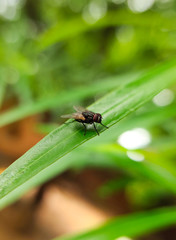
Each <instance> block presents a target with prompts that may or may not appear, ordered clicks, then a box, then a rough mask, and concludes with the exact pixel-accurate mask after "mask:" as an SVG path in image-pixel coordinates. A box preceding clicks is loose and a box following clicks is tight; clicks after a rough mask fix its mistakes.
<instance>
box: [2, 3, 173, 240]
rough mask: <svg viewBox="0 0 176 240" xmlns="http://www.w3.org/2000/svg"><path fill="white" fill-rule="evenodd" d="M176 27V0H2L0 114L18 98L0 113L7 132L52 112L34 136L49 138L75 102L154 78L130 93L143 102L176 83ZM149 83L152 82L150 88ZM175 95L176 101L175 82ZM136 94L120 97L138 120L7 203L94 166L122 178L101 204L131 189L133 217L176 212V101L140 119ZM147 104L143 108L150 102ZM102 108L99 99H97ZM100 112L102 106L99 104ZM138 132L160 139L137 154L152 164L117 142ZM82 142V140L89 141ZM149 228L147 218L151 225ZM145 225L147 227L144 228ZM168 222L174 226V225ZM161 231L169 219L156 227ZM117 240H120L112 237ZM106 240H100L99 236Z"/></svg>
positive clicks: (105, 189)
mask: <svg viewBox="0 0 176 240" xmlns="http://www.w3.org/2000/svg"><path fill="white" fill-rule="evenodd" d="M175 22H176V2H175V1H174V0H167V1H164V0H150V1H144V0H136V1H134V0H126V1H125V0H45V1H42V0H38V1H35V0H26V1H24V0H14V1H12V0H8V1H6V0H1V2H0V32H1V37H0V63H1V64H0V107H1V106H3V105H6V103H7V102H8V101H9V100H12V99H13V100H14V102H15V104H14V107H12V108H11V109H9V110H6V111H5V112H1V115H0V126H4V125H7V124H9V123H13V122H14V121H17V120H20V119H22V118H24V117H27V116H30V115H33V114H37V113H42V112H44V111H48V112H49V114H50V122H49V123H45V124H43V123H41V124H39V126H38V127H37V126H36V131H42V132H45V133H49V132H50V131H51V130H53V128H55V127H56V124H61V123H62V120H61V119H60V118H59V116H60V115H62V114H63V113H67V112H69V111H72V106H73V105H83V106H88V105H89V104H91V103H94V102H95V101H96V100H98V99H100V98H101V97H102V96H104V95H105V94H106V93H108V92H109V91H113V90H114V89H115V88H116V87H119V86H120V87H119V89H120V90H121V88H123V86H124V84H126V83H129V82H131V83H132V86H133V81H134V80H135V79H138V77H140V76H147V77H146V79H145V78H143V77H141V79H142V80H141V81H142V83H143V85H142V87H141V88H138V87H139V86H138V84H136V83H134V86H136V89H137V90H136V92H135V90H134V88H132V90H133V91H134V96H138V95H137V94H139V96H140V91H144V93H143V92H141V95H142V94H146V92H147V91H148V92H151V93H155V89H156V93H157V90H161V89H162V88H164V87H166V86H167V83H169V82H170V83H172V84H173V82H174V81H173V82H172V81H170V79H173V80H174V78H175V75H174V71H175V70H174V65H173V71H171V72H169V71H170V70H168V69H169V67H168V65H167V61H168V60H170V59H172V58H175V53H176V41H175V39H176V25H175ZM162 61H164V62H166V64H164V65H163V68H162V67H161V68H158V70H157V71H156V72H155V73H154V72H152V71H149V69H150V68H152V67H153V66H155V65H157V64H158V63H160V62H162ZM168 62H169V61H168ZM167 67H168V69H167ZM143 73H145V74H144V75H143ZM139 79H140V78H139ZM145 81H146V83H147V81H151V84H150V85H146V86H147V87H146V88H145ZM152 81H153V82H152ZM164 82H165V83H164ZM135 84H136V85H135ZM170 88H171V94H173V96H175V92H176V85H175V84H173V85H172V86H171V87H170ZM120 90H119V93H120ZM130 90H131V89H130V88H129V89H125V90H124V91H122V92H121V94H122V96H120V97H119V99H121V101H122V102H121V105H120V107H121V108H120V110H121V113H122V115H123V111H122V110H123V104H124V102H123V96H126V95H128V93H129V104H128V105H124V112H126V113H130V112H132V114H131V115H129V116H128V117H127V118H126V119H123V120H122V121H121V122H120V123H119V124H118V125H117V124H116V125H114V126H112V128H111V129H109V130H108V131H106V132H105V133H103V134H102V136H100V138H99V139H97V138H94V139H92V140H91V141H90V142H87V143H86V144H85V145H83V146H81V147H79V148H77V149H75V150H74V151H72V152H71V153H69V154H68V155H66V156H64V157H63V160H64V161H63V164H62V165H60V163H59V162H56V163H55V164H53V166H52V165H51V166H49V167H48V168H46V169H45V171H43V172H41V173H40V174H39V175H38V177H37V181H36V179H32V180H31V182H27V183H26V185H25V187H24V186H22V187H21V189H19V190H16V192H15V193H14V196H13V193H12V196H11V199H10V198H9V199H10V200H9V199H8V198H7V199H5V200H4V205H7V204H9V203H11V201H13V200H14V199H16V198H17V197H19V196H21V195H22V194H23V193H24V192H25V191H26V190H27V189H30V188H31V187H33V186H35V185H38V184H41V183H43V181H47V180H48V179H50V178H52V177H54V176H55V175H57V174H59V173H61V172H63V171H66V170H67V169H77V170H79V171H81V170H82V169H84V168H86V167H89V166H92V167H98V168H107V167H108V168H110V169H114V168H115V169H118V170H120V171H121V172H122V176H121V179H119V178H117V179H112V180H111V181H109V182H107V183H106V184H105V185H104V186H102V187H101V188H100V189H97V194H99V195H100V196H101V197H107V196H109V195H111V194H113V192H114V191H119V190H120V189H123V190H124V191H125V194H126V196H127V198H128V200H129V205H130V206H131V208H132V209H133V211H135V210H136V209H140V210H145V209H148V208H153V207H157V206H160V205H162V202H164V203H166V205H173V203H174V202H175V192H176V186H175V183H176V182H175V178H176V171H175V155H176V151H175V144H176V127H175V126H176V125H175V116H176V111H175V110H176V109H175V99H173V100H172V101H170V102H168V104H167V101H166V100H167V96H166V95H163V98H164V101H166V104H165V105H166V106H164V105H163V106H159V105H157V104H156V102H155V101H154V100H153V102H152V101H150V102H148V103H147V104H145V105H143V106H142V107H141V108H140V109H138V110H137V111H135V112H134V110H135V101H136V103H137V104H139V100H140V98H139V99H137V97H136V98H130V94H131V92H130ZM145 90H146V92H145ZM128 91H129V92H128ZM125 94H126V95H125ZM135 94H136V95H135ZM108 96H110V97H109V102H107V106H106V104H105V109H106V108H107V109H106V110H107V111H109V112H110V109H109V108H108V107H110V106H113V103H112V102H111V101H112V100H114V99H115V98H113V97H112V96H113V94H112V95H107V96H106V99H108ZM147 96H148V95H147ZM111 97H112V98H111ZM117 97H118V96H117ZM140 97H141V99H142V100H143V103H144V102H145V99H144V97H143V96H140ZM150 98H152V95H151V96H150ZM161 98H162V95H161ZM101 101H102V100H101ZM130 101H132V102H130ZM146 101H147V99H146ZM160 101H161V100H160ZM98 103H101V102H99V100H98V102H97V104H98ZM108 104H109V105H108ZM130 104H131V105H130ZM169 104H170V105H169ZM139 105H140V104H139ZM95 106H96V104H95ZM97 106H99V109H101V104H100V105H97ZM132 106H133V107H132ZM97 110H98V109H97ZM113 111H114V112H113ZM116 111H118V108H115V107H114V106H113V108H112V112H113V114H114V116H115V114H116V113H115V112H116ZM103 112H104V109H103V107H102V113H103ZM106 114H107V112H106V111H105V115H106ZM110 116H111V115H110ZM107 117H109V115H108V114H107ZM114 119H115V117H114V118H113V117H112V118H111V119H110V118H109V119H108V120H107V123H109V124H111V123H114V122H115V120H114ZM116 120H117V119H116ZM113 121H114V122H113ZM133 128H146V129H147V130H148V131H149V132H150V135H151V137H152V141H151V142H150V145H149V146H146V147H143V148H141V149H137V150H136V149H135V150H134V152H135V153H138V154H142V155H143V156H144V157H145V161H144V162H136V161H132V159H131V158H130V157H129V155H128V152H129V149H126V148H125V147H121V146H120V145H119V142H118V139H119V136H120V135H121V134H122V133H123V132H125V131H127V130H131V129H133ZM72 130H73V129H72ZM91 134H92V133H90V136H91V137H92V136H93V134H92V135H91ZM78 137H79V136H78ZM88 138H89V137H88ZM59 140H60V139H59ZM81 141H84V140H83V139H82V136H81ZM74 144H75V143H73V145H74ZM69 151H70V150H69ZM92 156H93V157H92ZM133 160H134V159H133ZM24 178H25V176H24ZM17 185H18V184H17ZM24 188H25V189H24ZM18 191H19V192H18ZM134 192H135V194H133V193H134ZM12 199H13V200H12ZM162 206H163V205H162ZM164 206H165V205H164ZM173 211H175V209H173ZM166 212H167V209H166ZM170 213H171V215H169V214H170ZM164 214H165V213H164ZM147 216H148V215H147ZM156 216H158V218H157V217H156V219H155V218H154V222H157V219H160V215H157V214H156ZM163 216H165V215H163ZM168 216H171V219H172V220H168V223H169V222H170V223H172V222H173V219H175V215H174V214H173V215H172V210H168ZM134 218H135V217H134ZM163 218H164V217H163ZM137 219H138V216H137ZM144 219H145V217H144ZM124 221H125V220H124ZM128 221H129V219H127V222H126V224H128V223H129V222H128ZM147 221H148V218H147V217H146V221H145V220H144V222H145V223H146V222H147ZM132 222H133V218H132ZM117 224H118V222H117ZM144 225H145V224H144ZM144 225H142V224H141V229H143V226H144ZM149 225H150V224H149ZM165 225H168V224H167V221H166V224H165ZM112 226H113V225H112ZM161 226H164V221H161V225H160V226H158V227H161ZM124 229H125V228H124ZM141 229H140V216H139V222H138V230H139V231H138V233H137V234H136V233H135V234H134V235H133V234H132V235H131V236H138V234H139V235H140V233H145V231H143V230H141ZM146 229H147V230H146V231H149V230H152V229H153V228H152V227H151V226H149V228H148V227H146ZM99 231H100V233H103V231H104V228H102V232H101V229H100V230H97V232H98V234H99ZM112 231H114V230H112ZM109 232H111V227H110V230H109ZM123 234H124V232H123ZM100 235H101V234H100ZM88 236H89V235H88ZM90 236H91V237H92V235H90ZM117 236H120V235H118V234H115V235H113V237H117ZM98 237H99V236H98ZM98 237H97V238H95V239H100V238H98ZM76 239H77V238H76ZM78 239H81V238H79V237H78ZM88 239H89V238H88ZM90 239H92V238H90Z"/></svg>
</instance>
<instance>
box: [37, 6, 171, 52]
mask: <svg viewBox="0 0 176 240" xmlns="http://www.w3.org/2000/svg"><path fill="white" fill-rule="evenodd" d="M174 22H175V16H174V17H172V16H171V17H164V16H161V15H159V14H158V13H156V12H147V13H144V14H134V13H132V12H129V11H127V10H124V9H121V10H118V11H111V12H108V13H107V14H106V16H105V17H103V18H101V19H100V20H98V21H95V22H94V23H93V24H90V23H87V22H86V21H84V19H83V18H82V17H78V18H72V19H69V20H64V21H63V22H61V20H60V21H59V23H57V24H56V25H55V26H53V27H51V28H50V29H49V30H47V31H46V32H44V33H43V34H41V36H39V38H38V41H37V46H38V49H39V50H40V51H41V50H44V49H45V48H47V47H49V46H50V45H52V44H54V43H56V42H59V41H64V40H68V39H70V38H72V37H74V36H76V35H78V34H81V33H84V32H86V31H90V30H95V29H100V28H103V27H107V26H118V25H130V26H131V25H132V26H138V27H146V28H149V29H151V27H155V28H166V29H170V30H175V25H174Z"/></svg>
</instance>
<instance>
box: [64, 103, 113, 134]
mask: <svg viewBox="0 0 176 240" xmlns="http://www.w3.org/2000/svg"><path fill="white" fill-rule="evenodd" d="M74 109H75V110H76V112H75V113H71V114H67V115H63V116H61V117H62V118H73V119H74V121H77V122H80V123H82V125H83V126H84V130H85V132H84V135H86V131H87V128H86V125H85V123H86V124H93V126H94V129H95V131H96V133H97V134H98V135H99V132H98V130H97V128H96V125H95V122H97V123H100V124H101V125H102V126H104V127H105V128H108V127H107V126H105V125H103V123H102V122H101V121H102V116H101V114H100V113H94V112H91V111H89V110H87V109H85V108H83V107H75V106H74Z"/></svg>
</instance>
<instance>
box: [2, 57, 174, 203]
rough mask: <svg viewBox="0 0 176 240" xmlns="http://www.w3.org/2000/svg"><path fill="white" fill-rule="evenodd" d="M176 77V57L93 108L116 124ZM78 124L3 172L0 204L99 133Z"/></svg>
mask: <svg viewBox="0 0 176 240" xmlns="http://www.w3.org/2000/svg"><path fill="white" fill-rule="evenodd" d="M175 76H176V60H172V61H169V62H165V63H162V64H160V65H159V66H157V67H155V68H153V69H152V70H150V71H149V72H148V73H147V74H145V75H144V76H143V77H140V78H138V79H136V80H135V81H132V82H129V83H125V84H122V86H121V87H120V88H118V89H116V90H114V91H113V92H111V93H110V94H108V95H106V96H105V97H104V98H102V99H100V100H99V101H97V102H96V103H95V104H93V105H92V106H91V107H90V110H93V111H95V112H100V113H102V114H103V117H104V124H106V125H108V126H112V125H113V124H115V123H117V122H118V121H120V120H121V119H122V118H124V117H125V116H126V115H128V114H129V113H131V112H133V111H135V110H136V109H137V108H138V107H140V106H141V105H143V104H144V103H146V102H147V101H149V100H150V99H151V98H152V97H153V96H154V95H156V94H157V93H158V92H160V91H161V90H162V89H164V88H165V87H166V86H168V85H169V84H172V83H174V82H176V77H175ZM76 126H77V123H75V124H72V125H71V124H70V125H62V126H60V127H59V128H57V129H56V130H54V131H53V132H51V133H50V134H49V135H48V136H46V137H45V138H44V139H42V140H41V141H40V142H39V143H38V144H36V145H35V146H34V147H33V148H31V149H30V150H29V151H28V152H26V153H25V154H24V155H23V156H22V157H21V158H19V159H18V160H17V161H16V162H14V163H13V164H12V165H11V166H10V167H9V168H7V169H6V170H5V171H4V172H3V173H2V174H1V175H0V207H2V205H1V200H2V202H3V197H6V200H7V199H8V196H7V195H8V194H10V193H11V192H12V191H15V190H16V189H17V188H18V187H19V188H20V186H22V185H23V184H24V183H25V182H27V181H28V180H30V179H32V178H33V177H34V179H35V176H36V175H37V174H38V173H40V172H41V171H42V170H44V169H46V168H47V167H49V166H50V165H51V164H53V163H55V162H56V161H59V162H60V163H59V164H62V161H63V158H62V157H63V156H64V155H66V154H68V153H69V152H71V151H72V150H73V149H75V148H77V147H78V146H79V145H81V144H83V143H84V142H86V141H88V140H89V139H91V138H93V137H95V136H96V133H95V132H92V131H88V132H87V135H86V136H84V135H83V131H82V128H81V129H76ZM102 131H105V129H104V128H102V127H101V129H100V132H102ZM97 140H98V139H97ZM35 180H36V181H37V179H35Z"/></svg>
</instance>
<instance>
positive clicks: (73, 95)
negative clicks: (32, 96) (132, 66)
mask: <svg viewBox="0 0 176 240" xmlns="http://www.w3.org/2000/svg"><path fill="white" fill-rule="evenodd" d="M137 76H139V73H136V74H134V75H133V74H132V75H123V76H119V77H111V78H108V79H106V80H103V81H101V83H100V82H99V81H98V82H96V83H94V84H92V85H90V86H85V87H80V88H75V89H72V90H70V91H67V92H61V93H59V94H58V95H57V96H53V97H51V98H47V99H41V100H38V101H36V102H33V103H30V104H28V105H27V104H25V105H21V106H18V107H16V108H13V109H11V110H8V111H7V112H4V113H2V114H1V115H0V127H3V126H5V125H7V124H10V123H13V122H15V121H18V120H21V119H23V118H25V117H28V116H30V115H33V114H37V113H41V112H43V111H46V110H48V109H52V108H56V107H60V106H62V105H63V104H66V103H70V102H74V101H76V100H81V99H84V98H86V97H90V96H93V95H95V94H97V93H102V92H105V91H108V90H111V89H113V88H115V87H117V86H118V85H119V84H120V82H123V81H132V80H134V79H135V78H136V77H137Z"/></svg>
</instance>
